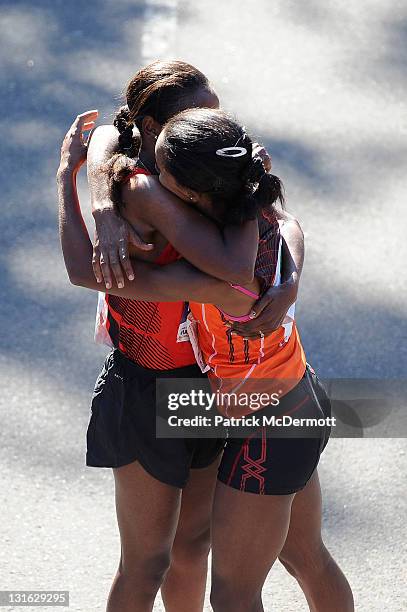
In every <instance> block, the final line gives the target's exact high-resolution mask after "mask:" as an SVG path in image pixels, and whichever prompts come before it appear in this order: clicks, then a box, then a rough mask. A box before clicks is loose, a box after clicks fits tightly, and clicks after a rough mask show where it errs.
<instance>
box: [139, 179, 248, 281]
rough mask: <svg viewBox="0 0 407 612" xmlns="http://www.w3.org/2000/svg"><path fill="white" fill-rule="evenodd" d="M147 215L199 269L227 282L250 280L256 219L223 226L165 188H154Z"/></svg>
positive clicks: (153, 224) (155, 226) (154, 225)
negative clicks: (240, 223)
mask: <svg viewBox="0 0 407 612" xmlns="http://www.w3.org/2000/svg"><path fill="white" fill-rule="evenodd" d="M147 214H148V219H146V220H147V221H148V222H149V223H151V225H152V226H153V227H154V228H156V229H157V230H158V231H159V232H160V233H161V234H163V235H164V236H165V237H166V238H167V240H168V241H169V242H170V243H171V244H172V245H173V246H174V247H175V249H176V250H177V251H178V252H179V253H181V255H182V256H183V257H184V258H185V259H187V260H188V261H189V262H191V263H192V264H193V265H194V266H196V267H197V268H199V269H200V270H203V271H204V272H206V273H207V274H209V275H211V276H214V277H216V278H219V279H221V280H224V281H228V282H236V283H240V284H245V283H249V282H251V281H252V280H253V275H254V265H255V261H256V256H257V249H258V224H257V221H256V220H254V221H247V222H246V223H244V224H242V225H239V226H237V225H236V226H228V227H226V228H224V229H222V228H220V227H219V226H218V225H217V224H216V223H215V222H214V221H213V220H211V219H209V218H208V217H206V216H205V215H203V214H201V213H200V212H199V211H198V210H197V209H196V208H194V207H193V206H188V205H186V204H185V203H184V202H182V201H181V200H179V199H178V198H176V197H175V196H173V194H170V193H169V192H168V191H166V190H164V189H161V190H156V191H155V195H154V198H153V200H152V202H151V205H149V206H148V211H147Z"/></svg>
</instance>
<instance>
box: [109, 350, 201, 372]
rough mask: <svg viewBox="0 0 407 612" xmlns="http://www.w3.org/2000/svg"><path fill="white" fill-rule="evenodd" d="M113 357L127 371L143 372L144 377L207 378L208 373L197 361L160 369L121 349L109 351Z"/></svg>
mask: <svg viewBox="0 0 407 612" xmlns="http://www.w3.org/2000/svg"><path fill="white" fill-rule="evenodd" d="M109 357H112V358H113V359H114V360H117V361H118V362H120V365H121V366H122V367H124V368H126V370H127V371H129V372H132V374H133V376H134V375H135V374H136V373H139V374H142V375H143V376H144V377H149V376H150V377H151V378H207V376H206V374H203V373H202V372H201V369H200V368H199V366H198V365H197V364H196V363H192V364H191V365H187V366H182V367H180V368H173V369H170V370H159V369H154V368H145V367H143V366H141V365H139V364H138V363H136V362H135V361H132V360H131V359H129V358H128V357H127V356H126V355H125V354H124V353H123V352H122V351H121V350H120V349H118V348H114V349H112V351H111V352H110V353H109V355H108V358H109Z"/></svg>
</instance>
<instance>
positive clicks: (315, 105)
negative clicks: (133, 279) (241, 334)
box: [0, 0, 407, 612]
mask: <svg viewBox="0 0 407 612" xmlns="http://www.w3.org/2000/svg"><path fill="white" fill-rule="evenodd" d="M406 24H407V5H406V3H405V2H401V1H397V0H395V1H394V2H392V3H390V4H389V3H388V2H385V0H360V1H358V2H352V0H347V1H342V2H339V1H335V0H330V1H327V2H322V0H309V1H308V2H306V3H305V2H300V1H298V2H294V1H291V0H285V1H283V0H276V1H275V2H267V1H265V0H258V1H256V2H254V1H252V0H245V2H243V1H242V0H235V1H234V2H227V3H226V2H219V1H215V0H206V1H204V2H200V3H198V2H193V1H192V0H180V1H179V2H177V1H176V0H162V1H161V2H160V1H158V0H157V1H155V2H154V1H149V2H136V1H132V0H116V1H113V0H110V1H109V0H95V1H94V2H89V3H82V2H77V1H72V2H69V3H64V2H62V1H61V0H54V1H53V2H50V1H49V0H46V1H45V0H42V1H41V0H39V1H37V2H35V3H33V4H25V3H22V2H10V3H7V2H2V3H1V6H0V51H1V53H0V57H1V76H2V86H3V87H2V92H1V101H2V108H3V113H2V119H1V121H0V129H1V139H0V146H1V150H2V164H1V169H0V172H1V186H2V190H1V215H0V226H1V245H2V248H1V251H0V266H1V278H0V289H1V295H2V309H1V312H0V325H1V330H2V333H1V338H0V359H1V370H0V376H1V382H2V387H3V392H2V394H1V398H0V406H1V432H0V436H1V444H0V462H1V463H0V465H1V469H0V491H1V493H0V499H1V506H0V508H1V511H2V527H1V532H2V535H1V541H2V546H1V547H0V577H1V578H0V589H4V590H6V589H7V590H10V589H51V588H52V589H69V591H70V608H71V609H72V610H76V611H78V612H79V611H80V612H85V611H86V612H87V611H90V610H91V611H95V612H103V610H104V602H105V601H106V597H107V593H108V590H109V588H110V584H111V580H112V577H113V575H114V571H115V568H116V566H117V562H118V559H119V554H120V542H119V536H118V530H117V525H116V519H115V508H114V497H113V480H112V474H111V473H110V470H103V469H100V470H98V469H95V468H93V469H92V468H86V466H85V463H84V462H85V432H86V426H87V422H88V417H89V398H90V394H91V391H92V388H93V384H94V381H95V378H96V376H97V373H98V371H99V369H100V365H101V363H102V360H103V356H104V354H105V351H104V349H103V348H101V347H98V346H95V345H94V344H93V324H94V313H95V305H96V296H95V295H94V294H93V293H92V292H91V291H86V290H82V289H79V288H75V287H72V286H70V285H69V283H68V281H67V276H66V273H65V270H64V266H63V262H62V258H61V254H60V249H59V244H58V235H57V217H56V197H55V183H54V173H55V170H56V168H57V164H58V156H59V153H58V146H59V143H60V141H61V139H62V137H63V134H64V133H65V131H66V129H67V128H68V126H69V124H70V123H71V121H72V119H73V117H74V116H75V115H76V114H77V113H78V112H82V111H84V110H86V109H90V108H95V107H96V108H99V110H100V113H101V117H102V121H104V122H110V121H111V117H112V113H113V111H114V108H115V107H116V106H117V105H118V94H119V93H120V90H121V89H122V88H123V85H124V84H125V82H126V81H127V79H128V78H129V77H131V76H132V74H133V73H134V72H135V71H136V70H137V69H138V68H139V67H140V66H141V65H143V64H145V63H147V62H148V61H149V60H150V59H155V58H157V57H178V58H182V59H185V60H187V61H190V62H192V63H194V64H196V65H197V66H198V67H199V68H201V69H202V70H203V71H204V72H205V73H207V74H208V76H209V77H210V78H211V79H212V81H213V84H214V86H215V87H216V89H217V90H218V92H219V94H220V96H221V100H222V104H223V106H224V107H225V108H227V109H228V110H230V111H232V112H233V113H235V114H236V115H237V116H238V118H239V119H240V120H241V121H242V122H243V123H244V124H245V125H246V127H247V129H248V130H250V131H251V132H252V133H253V134H254V135H256V136H257V138H258V140H259V141H261V142H263V143H265V144H266V145H267V146H268V147H269V149H270V151H271V153H272V156H273V163H274V169H275V172H276V173H277V174H278V175H279V176H281V178H282V179H283V180H284V183H285V186H286V193H287V202H288V209H289V210H290V211H292V212H293V213H294V214H296V215H297V217H298V218H299V219H300V221H301V224H302V226H303V228H304V230H305V233H306V262H305V269H304V273H303V278H302V285H301V294H300V298H299V301H298V306H297V319H298V322H299V328H300V332H301V336H302V340H303V344H304V347H305V350H306V353H307V357H308V360H309V361H310V362H311V363H312V365H313V366H314V368H315V369H317V370H318V372H319V373H320V374H321V376H323V377H352V378H353V377H355V378H361V377H364V378H369V377H372V378H377V379H400V378H405V377H406V357H407V343H406V336H407V325H406V298H407V282H406V274H405V262H406V261H407V242H406V239H405V236H406V227H407V224H406V221H407V219H406V217H407V214H406V208H405V197H406V188H405V180H404V179H405V166H406V152H407V151H406V134H407V120H406V116H407V115H406V104H405V99H406V86H407V75H406V65H407V64H406V57H405V54H404V55H403V53H402V52H403V50H404V49H405V44H406V36H407V26H406ZM81 193H82V197H83V198H84V201H86V198H87V193H86V188H85V185H84V184H83V185H82V190H81ZM387 431H388V435H393V436H395V437H394V438H387V439H384V438H382V439H380V438H375V439H332V440H331V441H330V443H329V445H328V447H327V449H326V451H325V452H324V455H323V457H322V460H321V464H320V476H321V482H322V486H323V491H324V537H325V540H326V542H327V544H328V546H329V548H330V550H331V551H332V552H333V553H334V556H335V557H336V559H337V560H338V562H339V563H340V565H341V566H342V568H343V569H344V571H345V572H346V574H347V576H348V578H349V580H350V582H351V584H352V587H353V589H354V593H355V599H356V608H357V610H358V611H361V612H382V610H384V609H385V610H388V611H389V612H401V611H402V610H405V609H406V603H405V602H406V601H407V592H406V588H405V582H406V581H405V566H406V554H405V540H406V538H405V536H406V529H405V516H406V511H407V507H406V499H407V496H406V484H405V483H406V478H405V470H406V454H405V452H406V443H405V439H403V438H397V437H396V436H398V435H401V431H400V430H399V429H397V428H395V427H392V425H391V423H390V425H389V427H388V430H387ZM365 436H366V438H368V436H369V431H368V430H367V431H365ZM403 543H404V548H403ZM264 593H265V597H264V600H265V609H266V610H267V611H269V610H278V611H279V612H293V611H294V610H295V611H297V610H298V611H304V610H306V609H307V606H306V603H305V600H304V598H303V597H302V595H301V593H300V591H299V589H298V587H297V586H296V584H295V583H294V582H293V580H292V579H291V578H290V577H288V576H287V575H286V574H285V573H284V571H283V570H282V568H281V567H275V568H273V569H272V571H271V573H270V576H269V578H268V580H267V583H266V586H265V590H264ZM9 609H10V610H13V609H17V608H9ZM27 609H28V608H27ZM32 609H33V610H34V609H38V608H32ZM155 609H156V610H157V611H158V610H162V608H161V607H160V605H159V602H157V606H156V608H155ZM208 610H209V608H208ZM327 612H329V611H327Z"/></svg>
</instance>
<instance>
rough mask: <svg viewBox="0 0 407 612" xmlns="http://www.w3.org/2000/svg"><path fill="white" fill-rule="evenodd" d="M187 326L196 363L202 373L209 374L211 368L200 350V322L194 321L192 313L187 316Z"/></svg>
mask: <svg viewBox="0 0 407 612" xmlns="http://www.w3.org/2000/svg"><path fill="white" fill-rule="evenodd" d="M186 324H187V333H188V338H189V341H190V342H191V346H192V350H193V351H194V355H195V361H196V362H197V364H198V365H199V367H200V369H201V372H203V373H205V372H208V371H209V370H210V369H211V368H210V366H208V365H207V364H206V363H205V360H204V358H203V355H202V351H201V349H200V348H199V342H198V322H197V321H196V320H195V319H194V317H193V315H192V312H190V313H189V314H188V316H187V320H186Z"/></svg>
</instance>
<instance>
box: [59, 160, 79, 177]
mask: <svg viewBox="0 0 407 612" xmlns="http://www.w3.org/2000/svg"><path fill="white" fill-rule="evenodd" d="M77 174H78V169H77V168H75V167H74V166H73V165H72V164H70V163H69V162H67V161H65V160H64V161H61V163H60V164H59V167H58V170H57V175H56V176H57V181H59V182H64V181H69V180H72V179H73V178H76V175H77Z"/></svg>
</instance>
